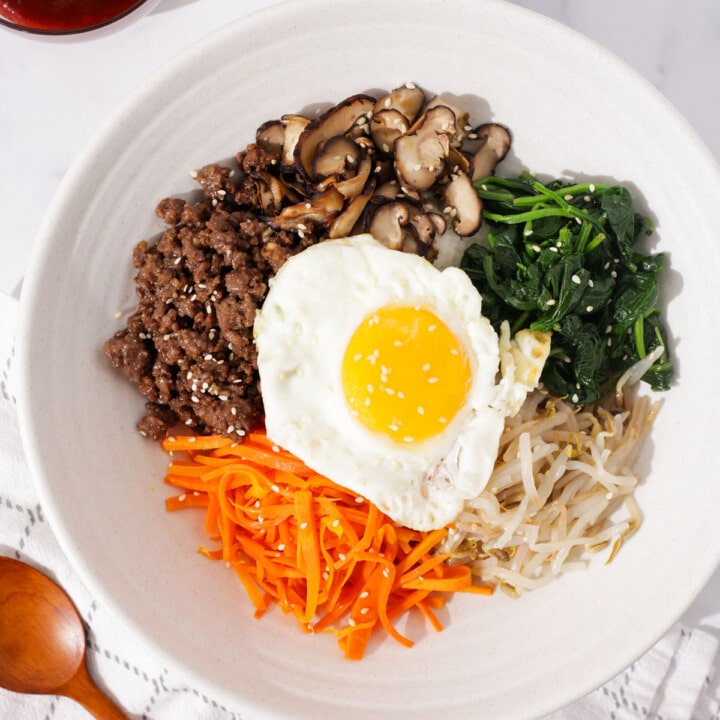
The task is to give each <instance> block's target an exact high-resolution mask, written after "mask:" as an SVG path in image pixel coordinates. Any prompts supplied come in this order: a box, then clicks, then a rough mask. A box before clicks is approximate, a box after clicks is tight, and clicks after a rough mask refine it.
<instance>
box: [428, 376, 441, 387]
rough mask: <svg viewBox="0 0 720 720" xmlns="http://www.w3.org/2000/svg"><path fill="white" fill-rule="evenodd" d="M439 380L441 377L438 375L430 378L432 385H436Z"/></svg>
mask: <svg viewBox="0 0 720 720" xmlns="http://www.w3.org/2000/svg"><path fill="white" fill-rule="evenodd" d="M438 380H439V378H436V377H431V378H428V382H429V383H430V384H431V385H434V384H435V383H436V382H437V381H438Z"/></svg>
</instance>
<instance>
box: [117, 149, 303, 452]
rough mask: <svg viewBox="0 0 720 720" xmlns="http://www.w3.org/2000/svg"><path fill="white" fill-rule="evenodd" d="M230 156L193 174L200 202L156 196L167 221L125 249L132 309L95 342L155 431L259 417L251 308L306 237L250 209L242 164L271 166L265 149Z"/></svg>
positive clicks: (218, 427)
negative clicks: (134, 391)
mask: <svg viewBox="0 0 720 720" xmlns="http://www.w3.org/2000/svg"><path fill="white" fill-rule="evenodd" d="M237 159H238V162H239V165H240V169H241V172H240V173H235V172H233V171H232V170H231V169H229V168H226V167H223V166H221V165H217V164H212V165H208V166H206V167H203V168H201V169H200V170H198V171H197V172H196V173H193V177H195V178H196V180H197V181H198V183H199V184H200V186H201V187H202V191H203V197H202V199H201V200H200V201H199V202H195V203H189V202H187V201H185V200H181V199H178V198H167V199H164V200H161V201H160V203H159V204H158V206H157V208H156V214H157V215H158V217H159V218H160V219H161V220H162V221H163V222H164V223H166V224H167V225H168V228H167V229H166V230H165V231H164V232H163V234H162V236H161V237H160V239H159V240H158V242H157V243H155V244H154V245H150V244H149V243H148V242H146V241H141V242H139V243H138V244H137V245H136V247H135V248H134V250H133V256H132V259H133V265H134V267H135V269H136V276H135V283H136V292H137V296H138V306H137V309H136V310H135V312H133V313H132V314H131V315H130V316H129V317H128V319H127V324H126V327H125V328H124V329H122V330H120V331H118V332H117V333H115V335H113V337H111V338H110V339H109V340H107V342H106V343H105V346H104V349H105V354H106V355H107V357H108V358H109V360H110V362H111V363H112V365H113V366H114V367H115V368H116V369H117V370H119V371H120V372H121V373H123V374H124V375H125V376H126V377H127V378H128V380H130V382H131V383H133V384H134V385H136V386H137V388H138V390H139V392H140V393H141V395H142V396H143V397H144V398H145V400H146V413H145V416H144V417H143V418H142V419H141V420H140V421H139V422H138V429H139V430H140V432H141V433H142V434H144V435H147V436H149V437H151V438H153V439H156V440H159V439H162V438H163V437H165V436H166V435H167V433H168V431H169V430H170V429H171V428H172V427H174V426H176V425H179V424H181V425H185V426H187V427H188V429H190V430H192V432H194V433H198V434H201V433H202V434H224V435H229V436H231V437H235V438H236V439H238V438H241V437H242V436H244V435H245V434H246V433H247V432H248V431H249V430H251V429H253V428H255V427H258V426H260V425H262V421H263V407H262V398H261V395H260V390H259V381H258V373H257V364H256V354H255V346H254V343H253V338H252V328H253V323H254V321H255V312H256V310H257V309H258V308H259V307H260V306H261V305H262V302H263V300H264V298H265V295H266V293H267V289H268V280H269V279H270V278H271V277H272V276H273V275H274V274H275V272H277V270H278V269H279V268H280V267H281V266H282V264H283V263H284V262H285V260H287V258H289V257H290V256H291V255H293V254H295V253H296V252H299V251H300V250H302V249H303V248H305V247H307V246H308V245H310V244H313V243H314V242H315V238H314V237H312V236H311V237H307V236H305V237H302V238H301V237H300V236H299V235H298V234H296V233H290V232H287V231H284V230H278V229H274V228H273V227H271V226H270V225H269V224H268V223H267V222H265V221H264V219H263V216H262V214H261V212H259V208H258V206H257V202H258V198H257V192H256V191H255V190H254V186H253V184H252V182H249V181H248V171H251V172H257V171H263V170H265V169H267V168H268V166H271V165H273V164H274V163H273V160H275V158H274V157H273V156H272V154H269V153H267V152H265V151H263V150H261V149H260V148H257V147H255V146H249V147H248V149H247V150H246V151H245V152H243V153H239V154H238V158H237Z"/></svg>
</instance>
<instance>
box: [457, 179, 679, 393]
mask: <svg viewBox="0 0 720 720" xmlns="http://www.w3.org/2000/svg"><path fill="white" fill-rule="evenodd" d="M475 188H476V190H477V193H478V195H479V196H480V198H481V199H482V201H483V206H484V207H483V216H484V218H485V219H486V220H487V221H488V223H489V224H490V225H491V227H492V230H493V231H492V232H491V233H490V234H489V235H488V244H487V246H485V245H481V244H479V243H476V244H474V245H471V246H470V247H469V248H468V249H467V251H466V252H465V255H464V256H463V259H462V262H461V265H460V266H461V267H462V268H463V270H465V272H466V273H467V274H468V275H469V277H470V278H471V279H472V281H473V282H474V284H475V286H476V287H477V288H478V290H479V291H480V293H481V294H482V296H483V310H484V313H485V314H486V315H487V316H488V317H489V319H490V321H491V322H492V323H493V325H494V326H495V328H496V329H499V326H500V323H501V322H502V321H503V320H508V321H509V322H510V325H511V328H512V332H513V333H515V332H517V331H518V330H520V329H522V328H530V329H532V330H540V331H544V332H545V331H549V330H552V332H553V337H552V349H551V352H550V357H549V358H548V361H547V363H546V365H545V369H544V371H543V376H542V379H543V382H544V384H545V386H546V387H547V388H548V389H549V390H550V391H551V392H553V393H554V394H556V395H558V396H562V397H567V398H568V399H569V400H570V401H571V402H573V403H575V404H586V403H591V402H595V401H596V400H599V399H600V398H602V397H603V396H604V395H606V394H607V393H608V392H610V391H611V390H612V389H613V387H614V385H615V382H616V381H617V379H618V378H619V376H620V375H621V374H622V373H623V372H624V371H625V370H626V369H627V368H629V367H630V366H631V365H633V364H635V363H636V362H637V361H638V360H640V359H642V358H644V357H645V356H646V355H647V354H649V353H651V352H652V351H653V350H654V349H655V348H656V347H658V346H659V345H661V346H663V347H664V348H665V351H664V352H663V354H662V356H661V357H660V358H659V359H658V360H656V362H655V363H654V364H653V365H652V366H651V367H650V369H649V370H648V371H647V372H646V373H645V375H644V376H643V380H645V381H646V382H648V383H649V384H650V386H651V387H652V388H653V389H654V390H667V389H668V388H669V386H670V379H671V377H672V372H673V365H672V361H671V359H670V357H669V354H668V352H667V340H666V335H665V330H664V328H663V325H662V322H661V319H660V312H659V310H658V308H657V306H656V302H657V298H658V275H659V274H660V271H661V270H662V267H663V261H664V256H663V254H662V253H658V254H654V255H652V254H651V255H644V254H642V253H640V252H638V250H637V249H636V247H635V246H636V244H637V242H638V240H640V239H641V238H642V237H644V236H646V235H649V234H650V233H651V232H652V231H653V226H652V223H651V221H650V220H649V219H648V218H647V217H644V216H642V215H640V214H639V213H637V212H635V209H634V206H633V199H632V196H631V195H630V192H629V191H628V190H627V189H626V188H624V187H621V186H615V185H600V184H592V183H582V184H571V183H568V182H564V181H561V180H554V181H552V182H550V183H547V184H543V183H541V182H538V180H536V179H535V178H534V177H533V176H531V175H529V174H527V173H524V174H522V175H520V176H519V177H518V178H514V179H510V178H500V177H495V176H493V177H489V178H486V179H485V180H481V181H479V182H477V183H476V184H475Z"/></svg>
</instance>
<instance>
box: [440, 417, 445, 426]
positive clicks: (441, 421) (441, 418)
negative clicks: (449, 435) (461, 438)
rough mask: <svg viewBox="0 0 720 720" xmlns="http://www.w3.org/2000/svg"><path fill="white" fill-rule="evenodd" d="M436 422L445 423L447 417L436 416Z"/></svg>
mask: <svg viewBox="0 0 720 720" xmlns="http://www.w3.org/2000/svg"><path fill="white" fill-rule="evenodd" d="M438 422H439V423H440V424H441V425H445V423H446V422H447V418H444V417H439V418H438Z"/></svg>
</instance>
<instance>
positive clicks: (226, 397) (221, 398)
mask: <svg viewBox="0 0 720 720" xmlns="http://www.w3.org/2000/svg"><path fill="white" fill-rule="evenodd" d="M229 399H230V398H229V397H228V396H227V395H218V400H223V401H225V400H229Z"/></svg>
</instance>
